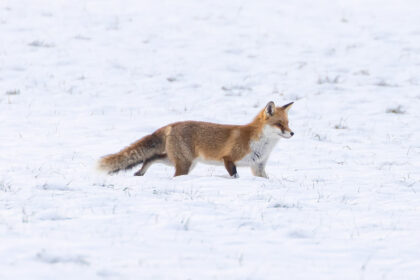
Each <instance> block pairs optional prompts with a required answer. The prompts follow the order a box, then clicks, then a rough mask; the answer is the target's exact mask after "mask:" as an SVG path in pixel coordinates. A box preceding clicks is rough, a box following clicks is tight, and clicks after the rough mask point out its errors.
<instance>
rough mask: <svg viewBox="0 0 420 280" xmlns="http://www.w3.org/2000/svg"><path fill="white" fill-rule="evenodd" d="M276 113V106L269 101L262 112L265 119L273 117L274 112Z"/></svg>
mask: <svg viewBox="0 0 420 280" xmlns="http://www.w3.org/2000/svg"><path fill="white" fill-rule="evenodd" d="M275 111H276V105H274V102H273V101H270V102H268V103H267V106H265V109H264V112H265V115H266V116H267V117H271V116H272V115H274V112H275Z"/></svg>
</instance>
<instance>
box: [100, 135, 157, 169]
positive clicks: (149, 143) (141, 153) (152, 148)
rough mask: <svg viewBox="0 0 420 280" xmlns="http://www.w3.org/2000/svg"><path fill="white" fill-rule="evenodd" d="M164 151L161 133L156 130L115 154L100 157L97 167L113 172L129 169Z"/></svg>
mask: <svg viewBox="0 0 420 280" xmlns="http://www.w3.org/2000/svg"><path fill="white" fill-rule="evenodd" d="M164 153H165V143H164V138H163V135H162V133H160V132H159V131H157V132H155V133H153V134H151V135H147V136H145V137H143V138H142V139H140V140H138V141H136V142H134V143H133V144H131V145H130V146H128V147H126V148H124V149H122V150H121V151H119V152H118V153H116V154H111V155H107V156H104V157H102V158H101V159H100V160H99V162H98V169H100V170H102V171H105V172H108V173H114V172H118V171H120V170H126V169H130V168H132V167H134V166H135V165H137V164H140V163H142V162H143V161H145V160H147V159H149V158H151V157H153V156H155V155H162V154H164Z"/></svg>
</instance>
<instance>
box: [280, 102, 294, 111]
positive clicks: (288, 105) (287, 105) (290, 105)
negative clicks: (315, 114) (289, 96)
mask: <svg viewBox="0 0 420 280" xmlns="http://www.w3.org/2000/svg"><path fill="white" fill-rule="evenodd" d="M293 103H294V102H290V103H287V104H286V105H283V106H282V107H281V108H282V109H283V110H284V111H286V113H287V112H289V110H290V108H292V105H293Z"/></svg>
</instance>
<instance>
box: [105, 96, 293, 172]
mask: <svg viewBox="0 0 420 280" xmlns="http://www.w3.org/2000/svg"><path fill="white" fill-rule="evenodd" d="M292 104H293V102H291V103H289V104H286V105H284V106H281V107H276V106H275V105H274V102H273V101H270V102H269V103H268V104H267V106H265V108H264V109H263V110H261V111H260V113H259V114H258V115H257V116H256V117H255V118H254V120H253V121H252V122H251V123H249V124H246V125H223V124H215V123H208V122H197V121H185V122H176V123H172V124H169V125H167V126H164V127H162V128H160V129H158V130H157V131H155V132H154V133H152V134H150V135H147V136H145V137H143V138H142V139H140V140H138V141H137V142H135V143H133V144H131V145H130V146H128V147H126V148H124V149H123V150H121V151H120V152H118V153H116V154H111V155H107V156H104V157H102V158H101V159H100V160H99V164H98V167H99V169H101V170H104V171H106V172H108V173H114V172H118V171H120V170H126V169H129V168H132V167H134V166H135V165H137V164H140V163H143V165H142V167H141V168H140V170H139V171H137V172H136V173H135V174H134V175H135V176H143V175H144V174H145V173H146V171H147V169H148V168H149V167H150V166H151V165H152V164H153V163H155V162H158V161H163V162H165V163H169V164H170V165H173V166H175V175H174V176H179V175H186V174H188V172H189V171H190V170H191V169H192V167H193V166H194V165H195V163H196V162H197V161H203V162H206V163H224V166H225V168H226V170H227V172H228V173H229V175H230V176H232V177H234V178H237V177H238V173H237V171H236V165H238V166H241V165H245V166H250V167H251V170H252V173H253V174H254V175H255V176H259V177H265V178H268V176H267V174H266V173H265V165H266V162H267V160H268V157H269V155H270V152H271V151H272V149H273V148H274V145H275V144H276V143H277V141H278V140H279V138H281V137H283V138H290V137H292V136H293V135H294V132H293V131H292V130H291V129H290V128H289V120H288V116H287V115H288V111H289V109H290V108H291V106H292Z"/></svg>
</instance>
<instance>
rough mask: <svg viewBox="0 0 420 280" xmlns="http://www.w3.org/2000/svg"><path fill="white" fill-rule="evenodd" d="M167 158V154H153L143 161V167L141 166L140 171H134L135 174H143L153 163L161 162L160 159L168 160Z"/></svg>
mask: <svg viewBox="0 0 420 280" xmlns="http://www.w3.org/2000/svg"><path fill="white" fill-rule="evenodd" d="M167 160H168V157H167V156H166V155H155V156H152V157H151V158H149V159H146V160H145V161H144V162H143V165H142V167H141V168H140V170H139V171H137V172H136V173H134V176H143V175H144V174H145V173H146V171H147V170H148V169H149V167H150V166H151V165H152V164H153V163H156V162H159V161H167Z"/></svg>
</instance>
